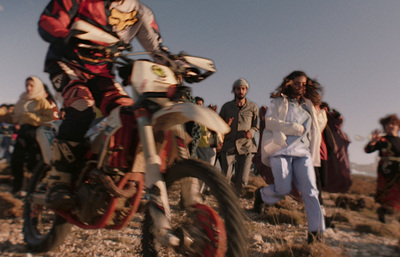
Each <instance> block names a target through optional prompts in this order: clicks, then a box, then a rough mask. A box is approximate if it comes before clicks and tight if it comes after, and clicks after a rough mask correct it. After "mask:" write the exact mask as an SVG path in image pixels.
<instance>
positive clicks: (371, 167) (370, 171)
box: [350, 162, 378, 177]
mask: <svg viewBox="0 0 400 257" xmlns="http://www.w3.org/2000/svg"><path fill="white" fill-rule="evenodd" d="M377 166H378V162H376V163H370V164H357V163H353V162H350V169H351V173H352V174H360V175H365V176H370V177H376V176H377V174H376V170H377Z"/></svg>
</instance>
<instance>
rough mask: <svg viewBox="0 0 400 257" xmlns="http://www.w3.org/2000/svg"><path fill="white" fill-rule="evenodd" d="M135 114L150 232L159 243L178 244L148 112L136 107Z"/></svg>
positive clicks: (178, 240)
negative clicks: (148, 190) (150, 224)
mask: <svg viewBox="0 0 400 257" xmlns="http://www.w3.org/2000/svg"><path fill="white" fill-rule="evenodd" d="M135 116H136V117H137V124H138V130H139V137H140V140H141V142H142V146H143V154H144V158H145V160H146V173H145V184H146V187H147V188H149V189H150V202H149V212H150V215H151V217H152V220H153V227H152V231H151V232H152V234H153V235H154V237H155V239H156V240H157V241H158V242H159V243H161V244H163V245H169V246H175V247H176V246H179V243H180V239H179V238H178V237H176V236H174V235H173V234H172V233H171V223H170V220H171V210H170V206H169V201H168V195H167V187H166V184H165V181H164V180H163V178H162V174H161V171H160V165H161V158H160V156H159V155H158V154H157V149H156V144H155V140H154V133H153V127H152V126H151V123H150V118H149V114H148V112H147V111H146V110H145V109H138V110H136V111H135Z"/></svg>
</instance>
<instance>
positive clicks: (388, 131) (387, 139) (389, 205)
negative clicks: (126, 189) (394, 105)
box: [364, 114, 400, 223]
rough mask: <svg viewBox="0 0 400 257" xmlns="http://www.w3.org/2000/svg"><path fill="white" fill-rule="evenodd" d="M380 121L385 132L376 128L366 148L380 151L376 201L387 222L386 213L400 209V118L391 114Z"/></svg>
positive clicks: (370, 151) (367, 150)
mask: <svg viewBox="0 0 400 257" xmlns="http://www.w3.org/2000/svg"><path fill="white" fill-rule="evenodd" d="M380 123H381V125H382V127H383V130H384V133H385V134H384V135H382V134H381V131H380V130H379V129H377V130H374V131H373V132H372V135H371V141H370V142H369V143H368V144H367V145H366V146H365V149H364V150H365V152H366V153H372V152H375V151H379V156H380V160H379V164H378V179H377V188H376V195H375V201H376V202H377V203H379V204H380V207H379V208H378V210H377V214H378V219H379V221H380V222H382V223H386V217H385V215H386V214H388V213H389V212H390V211H391V210H393V209H397V210H400V137H399V126H400V120H399V118H398V117H397V115H395V114H391V115H387V116H386V117H383V118H382V119H380Z"/></svg>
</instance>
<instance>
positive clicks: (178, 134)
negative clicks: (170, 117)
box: [167, 124, 203, 209]
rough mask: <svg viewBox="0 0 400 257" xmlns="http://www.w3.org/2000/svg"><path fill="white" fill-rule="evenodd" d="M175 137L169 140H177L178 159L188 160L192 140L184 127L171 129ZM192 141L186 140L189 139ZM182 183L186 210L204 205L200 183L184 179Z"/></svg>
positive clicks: (193, 179)
mask: <svg viewBox="0 0 400 257" xmlns="http://www.w3.org/2000/svg"><path fill="white" fill-rule="evenodd" d="M171 130H172V131H173V133H172V134H173V135H174V136H170V137H169V138H168V139H167V140H175V147H176V149H175V151H176V156H177V159H188V158H190V153H189V149H188V146H187V145H188V143H190V141H191V138H190V136H189V135H188V134H187V132H185V129H184V126H183V125H180V124H179V125H176V126H174V127H173V128H171ZM188 137H189V138H190V140H186V139H187V138H188ZM180 183H181V194H182V195H181V197H182V203H183V206H184V208H185V209H188V208H190V207H191V206H193V205H195V204H198V203H202V201H203V199H202V198H201V195H200V183H199V180H198V179H196V178H184V179H182V180H181V181H180Z"/></svg>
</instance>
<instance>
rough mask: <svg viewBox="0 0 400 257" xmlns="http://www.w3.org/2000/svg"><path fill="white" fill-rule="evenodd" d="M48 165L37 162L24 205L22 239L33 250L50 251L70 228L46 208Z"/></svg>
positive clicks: (69, 225)
mask: <svg viewBox="0 0 400 257" xmlns="http://www.w3.org/2000/svg"><path fill="white" fill-rule="evenodd" d="M50 168H51V167H50V166H49V165H46V164H45V163H43V162H41V163H39V164H38V165H37V166H36V168H35V169H34V171H33V176H32V178H31V180H30V183H29V187H28V192H27V193H28V194H27V197H26V203H25V207H24V215H23V217H24V225H23V232H24V240H25V242H26V243H27V244H28V247H29V249H30V250H31V251H33V252H47V251H50V250H52V249H54V248H56V247H57V246H59V245H60V244H62V242H63V241H64V238H65V237H66V236H67V234H68V233H69V231H70V230H71V226H72V225H71V224H69V223H67V222H66V220H65V219H63V218H62V217H60V216H59V215H57V214H56V213H55V212H54V211H52V210H50V209H47V208H46V206H45V205H44V203H45V202H44V201H45V197H46V188H45V180H46V175H47V173H48V172H49V170H50Z"/></svg>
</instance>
